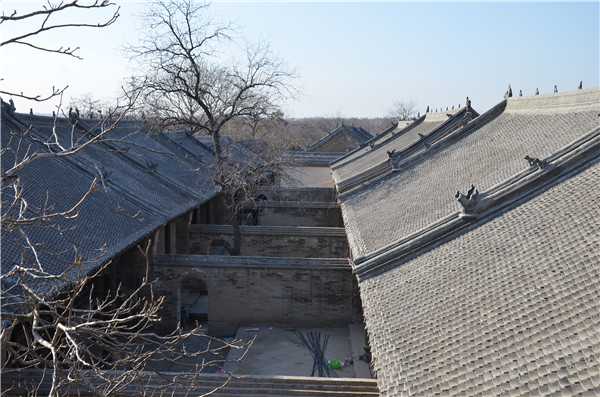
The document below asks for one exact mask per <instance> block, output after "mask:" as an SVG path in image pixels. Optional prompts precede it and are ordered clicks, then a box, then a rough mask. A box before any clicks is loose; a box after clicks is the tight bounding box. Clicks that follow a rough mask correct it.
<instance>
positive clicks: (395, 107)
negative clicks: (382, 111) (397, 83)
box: [388, 99, 417, 121]
mask: <svg viewBox="0 0 600 397" xmlns="http://www.w3.org/2000/svg"><path fill="white" fill-rule="evenodd" d="M416 110H417V102H416V101H415V100H413V99H409V100H396V101H394V103H393V104H392V107H391V109H390V110H389V112H388V115H389V116H390V117H397V118H398V120H400V121H406V120H411V119H413V118H414V117H415V112H416Z"/></svg>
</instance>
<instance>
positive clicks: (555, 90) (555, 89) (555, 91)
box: [554, 84, 558, 94]
mask: <svg viewBox="0 0 600 397" xmlns="http://www.w3.org/2000/svg"><path fill="white" fill-rule="evenodd" d="M557 92H558V88H556V84H554V93H555V94H556V93H557Z"/></svg>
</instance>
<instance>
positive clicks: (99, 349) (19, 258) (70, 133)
mask: <svg viewBox="0 0 600 397" xmlns="http://www.w3.org/2000/svg"><path fill="white" fill-rule="evenodd" d="M110 5H112V3H110V2H108V1H96V2H93V3H87V5H81V4H79V2H78V1H73V2H70V3H59V4H50V3H48V5H47V6H46V7H44V8H43V9H41V10H39V11H38V12H32V13H29V14H18V13H17V12H16V11H15V12H13V13H12V14H11V15H10V16H4V15H3V16H2V23H5V22H15V23H16V22H22V21H28V20H30V19H33V18H36V17H38V16H40V15H41V16H43V17H44V20H43V22H42V24H41V26H40V27H39V28H35V29H34V30H32V32H31V33H30V34H23V35H22V36H19V37H16V38H8V39H5V41H4V42H2V45H8V44H12V45H18V44H24V45H27V46H29V47H31V48H33V49H35V50H37V51H39V50H42V51H49V52H54V53H57V54H61V55H67V56H71V57H73V56H76V55H75V54H74V52H75V50H76V49H70V48H63V47H60V48H58V49H45V48H42V47H39V46H37V45H35V44H32V43H31V42H30V41H25V40H26V39H27V40H30V39H33V38H35V35H36V34H42V33H43V32H45V31H47V30H49V29H60V28H61V27H81V26H88V25H86V24H78V23H61V24H50V22H49V21H50V19H49V18H50V16H55V15H57V14H59V13H61V12H63V11H64V10H67V9H70V8H83V9H85V10H91V9H94V8H103V7H107V6H110ZM117 16H118V13H117V12H115V14H114V15H113V18H117ZM111 21H113V22H114V20H113V19H111V20H109V21H107V22H105V23H101V24H98V25H97V26H98V27H102V26H107V25H108V24H110V23H112V22H111ZM94 26H96V25H94ZM63 91H64V89H63V90H56V89H53V91H52V94H51V95H50V96H48V97H44V96H42V95H29V96H26V95H21V94H19V95H17V96H19V97H22V98H27V99H34V100H38V101H41V100H45V99H48V98H50V97H55V96H59V97H60V98H62V92H63ZM3 93H4V94H10V93H7V92H3ZM127 99H128V100H127V101H126V102H125V103H124V104H123V105H121V106H116V107H115V108H114V109H113V113H112V114H107V115H103V118H102V119H100V120H98V121H97V123H96V124H95V125H90V126H88V127H89V128H87V129H86V130H85V131H82V129H81V127H80V124H79V123H80V121H79V120H78V119H79V115H78V114H77V113H75V112H69V114H68V115H65V116H67V117H64V118H62V117H61V118H59V114H58V113H60V106H59V112H57V114H56V115H55V117H54V126H53V127H52V128H50V129H48V130H47V131H48V133H47V135H45V134H44V133H42V132H40V131H38V130H37V129H36V128H34V126H27V125H26V124H24V123H21V122H20V121H19V117H18V115H15V107H14V104H13V102H12V99H11V100H10V102H9V103H4V102H2V147H1V153H0V157H1V159H2V173H1V176H0V180H1V197H2V205H1V208H2V212H1V231H2V233H1V236H2V237H1V238H2V248H3V253H4V255H3V263H2V274H1V275H0V283H1V285H2V290H1V297H0V301H1V305H2V306H1V311H2V322H1V325H0V343H1V345H0V346H1V350H2V362H1V366H2V382H3V390H2V391H3V394H4V393H7V394H8V395H10V394H11V393H12V394H13V395H26V394H29V395H41V394H47V395H49V396H59V395H64V394H66V393H67V392H71V393H74V394H78V393H81V392H82V391H83V390H87V391H88V392H89V393H91V395H96V396H106V395H121V393H123V392H125V391H129V392H131V393H134V394H144V395H151V394H153V393H156V394H164V393H165V391H171V390H173V389H172V388H173V387H174V386H176V385H183V386H184V390H189V391H190V392H191V393H195V392H194V390H195V389H194V387H193V386H194V385H196V386H197V385H198V382H196V380H197V378H198V373H199V372H201V370H202V369H203V368H205V367H210V366H213V365H215V366H221V365H222V360H223V359H222V357H219V353H220V352H222V350H223V349H225V348H242V349H247V348H248V346H249V345H248V344H245V345H243V344H240V343H238V342H237V341H233V342H230V343H225V342H222V341H217V340H216V339H213V338H210V337H208V336H206V335H203V334H201V332H200V329H199V328H198V327H196V328H195V329H193V330H191V331H185V332H184V331H183V330H182V329H178V330H176V331H175V332H173V333H172V334H170V335H167V336H159V335H156V334H155V333H154V330H153V325H154V324H155V323H156V322H157V321H159V318H158V315H157V313H158V310H159V309H160V308H161V305H162V304H163V300H162V298H160V297H157V296H155V295H154V292H153V285H154V283H155V281H153V280H152V279H151V272H150V268H149V263H148V262H147V263H146V266H147V267H146V274H145V277H143V279H142V280H141V282H140V283H139V285H137V286H136V287H135V288H133V290H132V291H124V290H123V289H122V288H121V286H118V287H117V288H116V289H114V290H112V291H111V290H109V291H99V290H98V288H97V284H96V282H97V281H98V277H99V276H100V275H101V274H102V273H103V272H104V271H106V269H107V268H108V267H109V266H111V260H110V259H111V258H106V257H105V252H106V246H105V245H104V244H100V246H88V245H86V244H84V243H82V242H81V241H80V240H81V239H78V238H77V237H76V226H77V220H78V219H80V217H81V216H82V211H84V210H85V207H86V205H85V204H86V202H88V200H89V199H90V197H91V196H92V195H94V194H97V192H100V193H104V194H105V195H106V198H107V200H108V201H109V202H110V203H112V205H113V206H114V210H115V211H116V212H118V213H120V214H122V215H123V216H126V217H128V218H130V219H133V220H135V221H141V220H139V219H138V218H137V214H135V213H127V212H125V211H124V210H123V209H122V208H120V206H119V203H118V202H115V201H113V199H112V197H111V194H110V190H109V189H108V188H107V185H106V180H105V177H106V173H105V172H103V171H102V170H100V169H99V168H98V166H97V165H96V164H95V163H94V162H93V160H91V159H90V158H88V157H87V155H86V153H87V151H88V150H90V149H91V148H102V147H105V145H108V144H111V143H112V144H117V143H118V144H119V145H121V147H124V146H125V145H127V144H133V143H132V142H129V141H128V138H130V136H129V135H125V136H123V135H122V134H121V135H115V134H114V132H116V131H117V128H118V125H119V123H120V122H121V121H122V120H123V118H124V117H125V116H126V115H127V113H128V111H130V110H131V109H132V107H133V104H134V102H135V100H136V97H135V96H130V97H128V98H127ZM65 158H77V159H80V160H81V161H83V162H85V163H86V164H87V165H88V166H89V167H90V168H91V169H95V171H96V176H95V177H93V178H92V179H91V180H90V181H89V185H87V186H78V190H79V191H81V192H82V193H81V194H80V196H79V197H77V198H76V200H74V202H73V203H72V204H71V205H69V206H68V207H67V208H64V207H61V206H58V205H55V203H53V202H51V201H50V199H51V195H50V194H49V193H48V191H45V190H44V189H45V188H44V185H43V184H36V183H33V182H32V181H31V178H30V177H29V176H28V175H31V174H28V171H29V170H32V169H37V170H38V171H39V169H40V168H39V167H38V165H39V164H40V163H43V162H57V161H61V160H62V159H65ZM35 167H37V168H35ZM50 235H51V236H53V240H52V242H53V243H55V242H57V241H59V244H58V248H57V247H53V246H52V244H50V243H51V241H49V240H43V239H42V240H40V236H42V237H44V236H50ZM74 236H75V238H74ZM149 247H150V241H149V240H148V239H146V240H145V241H144V242H143V243H139V245H138V248H139V250H140V252H141V253H142V254H143V255H145V256H146V258H148V249H149ZM6 253H11V255H10V256H9V255H6ZM7 257H10V258H12V259H11V260H10V262H9V261H6V262H5V258H7ZM50 263H54V264H56V263H60V267H59V268H57V267H56V266H50ZM199 336H201V337H202V338H205V339H206V341H207V343H206V344H205V348H202V349H200V350H194V351H189V350H185V349H184V350H182V349H181V345H182V344H185V343H186V341H188V340H190V339H191V338H195V337H199ZM206 354H209V355H214V357H217V358H216V360H198V361H197V363H195V364H188V366H189V369H188V370H186V371H183V372H181V373H178V374H176V375H172V374H171V375H169V376H167V375H165V374H163V373H162V372H160V371H158V370H156V369H155V364H156V363H157V362H159V361H165V360H167V361H169V362H173V363H181V362H182V360H183V361H185V360H186V359H188V358H194V357H203V356H204V355H206ZM29 370H31V371H33V372H29ZM10 379H16V382H15V383H14V384H10V383H7V382H9V380H10ZM153 379H159V380H160V382H153V381H152V380H153ZM227 381H228V378H227V377H225V378H223V384H226V383H227ZM7 386H8V387H7ZM11 387H12V391H11V390H10V388H11ZM132 390H133V391H132Z"/></svg>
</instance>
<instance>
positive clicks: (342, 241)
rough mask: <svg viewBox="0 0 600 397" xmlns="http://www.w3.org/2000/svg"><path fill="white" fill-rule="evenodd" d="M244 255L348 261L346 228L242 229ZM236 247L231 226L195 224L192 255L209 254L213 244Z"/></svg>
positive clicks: (191, 243) (191, 234)
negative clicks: (218, 242)
mask: <svg viewBox="0 0 600 397" xmlns="http://www.w3.org/2000/svg"><path fill="white" fill-rule="evenodd" d="M240 232H241V237H240V243H241V247H240V255H241V256H292V257H302V258H347V257H348V240H347V239H346V233H345V231H344V228H325V227H294V226H290V227H286V226H240ZM216 240H223V241H226V242H227V243H229V245H230V246H232V247H233V227H231V226H230V225H191V227H190V236H189V244H190V246H189V252H188V253H190V254H193V255H207V254H209V249H210V246H211V244H212V242H213V241H216Z"/></svg>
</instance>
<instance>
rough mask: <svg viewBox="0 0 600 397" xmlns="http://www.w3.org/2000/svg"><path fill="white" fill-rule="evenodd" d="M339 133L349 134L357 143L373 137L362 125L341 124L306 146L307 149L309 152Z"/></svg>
mask: <svg viewBox="0 0 600 397" xmlns="http://www.w3.org/2000/svg"><path fill="white" fill-rule="evenodd" d="M339 135H346V136H348V137H349V138H350V140H352V141H354V142H355V143H356V145H360V144H361V143H363V142H366V141H368V140H369V139H371V138H373V136H372V135H371V134H369V133H368V132H367V131H365V130H363V129H362V128H361V127H355V126H351V125H341V126H340V127H338V128H336V129H335V130H333V131H331V132H330V133H329V134H327V135H325V136H324V137H323V138H321V139H319V140H318V141H317V142H315V143H313V144H312V145H310V146H309V147H308V148H306V150H307V151H309V152H311V151H314V150H316V149H318V148H319V147H321V146H323V145H324V144H325V143H327V142H329V141H331V140H332V139H334V138H335V137H337V136H339Z"/></svg>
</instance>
